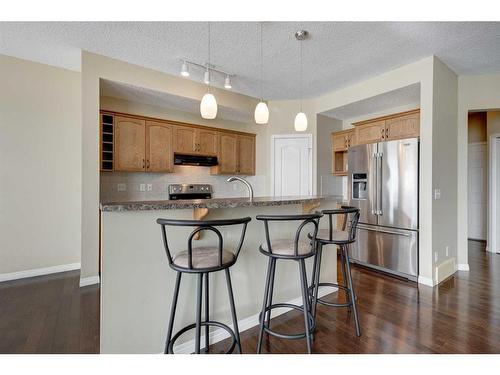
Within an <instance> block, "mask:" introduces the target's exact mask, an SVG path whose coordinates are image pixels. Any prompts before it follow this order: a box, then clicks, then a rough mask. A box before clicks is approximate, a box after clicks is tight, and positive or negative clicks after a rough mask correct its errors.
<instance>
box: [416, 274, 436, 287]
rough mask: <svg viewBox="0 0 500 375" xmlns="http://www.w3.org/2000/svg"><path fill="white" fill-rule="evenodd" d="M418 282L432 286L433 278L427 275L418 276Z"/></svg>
mask: <svg viewBox="0 0 500 375" xmlns="http://www.w3.org/2000/svg"><path fill="white" fill-rule="evenodd" d="M418 283H419V284H422V285H427V286H434V285H435V284H434V280H432V279H431V278H429V277H424V276H418Z"/></svg>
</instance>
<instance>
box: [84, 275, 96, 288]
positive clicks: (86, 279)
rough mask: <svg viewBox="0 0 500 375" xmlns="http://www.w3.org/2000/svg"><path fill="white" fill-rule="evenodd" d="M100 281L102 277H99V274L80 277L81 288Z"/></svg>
mask: <svg viewBox="0 0 500 375" xmlns="http://www.w3.org/2000/svg"><path fill="white" fill-rule="evenodd" d="M100 282H101V279H100V278H99V276H89V277H82V278H80V288H82V287H84V286H89V285H94V284H99V283H100Z"/></svg>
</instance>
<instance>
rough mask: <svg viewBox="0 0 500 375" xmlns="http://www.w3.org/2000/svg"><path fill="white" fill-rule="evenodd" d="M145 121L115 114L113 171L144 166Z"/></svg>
mask: <svg viewBox="0 0 500 375" xmlns="http://www.w3.org/2000/svg"><path fill="white" fill-rule="evenodd" d="M145 156H146V122H145V121H144V120H138V119H135V118H130V117H121V116H115V171H130V172H135V171H144V170H145V168H146V159H145Z"/></svg>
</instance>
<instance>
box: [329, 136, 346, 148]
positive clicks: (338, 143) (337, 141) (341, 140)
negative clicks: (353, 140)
mask: <svg viewBox="0 0 500 375" xmlns="http://www.w3.org/2000/svg"><path fill="white" fill-rule="evenodd" d="M332 144H333V151H344V150H347V143H346V137H345V133H344V132H336V133H332Z"/></svg>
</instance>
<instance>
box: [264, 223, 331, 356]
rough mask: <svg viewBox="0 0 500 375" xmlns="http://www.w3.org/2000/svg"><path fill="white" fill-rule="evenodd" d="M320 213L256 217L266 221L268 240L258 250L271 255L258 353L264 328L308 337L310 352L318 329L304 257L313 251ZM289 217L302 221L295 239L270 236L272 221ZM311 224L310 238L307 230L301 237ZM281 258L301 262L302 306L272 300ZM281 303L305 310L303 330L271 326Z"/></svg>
mask: <svg viewBox="0 0 500 375" xmlns="http://www.w3.org/2000/svg"><path fill="white" fill-rule="evenodd" d="M321 216H322V215H321V214H319V213H316V214H307V215H258V216H257V217H256V219H257V220H261V221H263V222H264V228H265V233H266V242H264V243H263V244H262V245H260V246H259V251H260V252H261V253H262V254H264V255H266V256H267V257H269V263H268V267H267V276H266V286H265V289H264V300H263V302H262V311H261V313H260V315H259V322H260V332H259V341H258V343H257V353H260V352H261V349H262V338H263V335H264V331H265V332H267V333H268V334H270V335H272V336H276V337H279V338H283V339H302V338H306V341H307V351H308V353H311V345H312V342H311V341H312V333H313V331H314V329H315V324H314V318H313V314H312V312H311V304H310V301H309V295H308V284H307V275H306V266H305V259H307V258H309V257H312V256H313V255H314V243H315V240H316V234H317V232H318V222H319V218H320V217H321ZM290 221H300V222H301V223H300V224H299V226H298V228H297V230H296V232H295V237H294V238H293V239H271V235H270V233H269V223H270V222H286V223H288V225H289V222H290ZM308 224H310V225H312V226H313V228H314V231H313V233H312V235H311V238H310V239H308V238H307V233H305V234H304V237H306V238H305V240H301V232H302V229H303V228H304V227H306V225H308ZM278 259H283V260H293V261H296V262H297V263H298V265H299V275H300V285H301V293H302V307H301V306H297V305H292V304H289V303H275V304H273V288H274V274H275V272H276V262H277V260H278ZM280 307H285V308H291V309H295V310H299V311H302V312H303V314H304V324H305V330H304V332H302V333H297V334H283V333H279V332H276V331H273V330H271V328H270V320H271V310H272V309H275V308H280Z"/></svg>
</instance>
